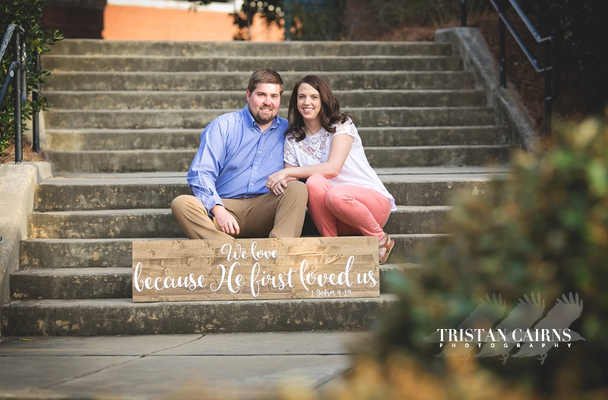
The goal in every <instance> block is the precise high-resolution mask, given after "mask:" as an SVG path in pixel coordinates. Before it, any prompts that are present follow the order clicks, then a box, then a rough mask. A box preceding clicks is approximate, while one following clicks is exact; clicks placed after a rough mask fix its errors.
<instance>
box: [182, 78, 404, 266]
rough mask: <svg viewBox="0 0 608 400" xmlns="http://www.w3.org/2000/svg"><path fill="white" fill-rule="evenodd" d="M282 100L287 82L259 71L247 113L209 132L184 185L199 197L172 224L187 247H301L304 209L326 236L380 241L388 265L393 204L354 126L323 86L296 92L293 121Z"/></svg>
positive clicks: (308, 85) (317, 81) (307, 83)
mask: <svg viewBox="0 0 608 400" xmlns="http://www.w3.org/2000/svg"><path fill="white" fill-rule="evenodd" d="M282 93H283V80H282V79H281V76H280V75H279V74H278V73H277V72H276V71H274V70H272V69H268V68H262V69H259V70H257V71H255V72H254V73H253V74H252V75H251V77H250V78H249V85H248V87H247V91H246V92H245V98H246V100H247V105H246V106H245V107H244V108H243V109H242V110H240V111H236V112H232V113H228V114H224V115H222V116H220V117H218V118H216V119H215V120H213V121H212V122H211V123H210V124H209V125H207V127H206V128H205V130H204V131H203V133H202V135H201V143H200V147H199V149H198V152H197V153H196V156H194V160H193V161H192V165H191V166H190V170H189V171H188V175H187V179H188V184H189V185H190V188H191V189H192V192H193V194H194V196H190V195H182V196H179V197H177V198H176V199H174V200H173V202H172V203H171V210H172V212H173V216H174V218H175V219H176V220H177V222H178V223H179V225H180V227H181V229H182V230H183V231H184V233H185V234H186V236H187V237H188V238H190V239H228V238H231V237H236V238H252V237H271V238H281V237H299V236H300V235H301V233H302V226H303V224H304V218H305V214H306V207H307V206H308V211H309V213H310V216H311V218H312V220H313V222H314V224H315V225H316V227H317V229H318V231H319V233H320V234H321V235H323V236H327V237H330V236H331V237H335V236H338V235H365V236H376V237H377V238H378V260H379V262H380V263H381V264H382V263H384V262H385V261H386V259H387V258H388V255H389V253H390V251H391V249H392V248H393V246H394V241H393V240H392V239H391V238H390V237H389V236H388V235H387V234H386V233H385V232H384V231H383V227H384V225H385V224H386V222H387V220H388V217H389V215H390V213H391V212H392V211H394V210H395V209H396V207H395V201H394V199H393V196H391V194H390V193H389V192H388V191H387V190H386V188H385V187H384V185H383V184H382V182H381V181H380V178H378V175H376V173H375V172H374V170H373V169H372V167H371V166H370V165H369V163H368V161H367V158H366V157H365V153H364V151H363V145H362V143H361V138H360V137H359V134H358V132H357V129H356V128H355V125H354V123H353V121H352V119H351V118H350V116H348V115H347V114H345V113H342V112H341V111H340V106H339V104H338V101H337V100H336V98H335V96H334V94H333V93H332V91H331V90H330V88H329V86H328V85H327V83H325V81H323V80H322V79H321V78H319V77H318V76H315V75H308V76H305V77H304V78H302V79H301V80H300V81H298V83H296V85H295V87H294V88H293V92H292V93H291V98H290V100H289V113H288V119H289V121H287V120H285V119H284V118H281V117H279V116H278V115H277V114H278V112H279V106H280V103H281V94H282ZM303 180H305V182H306V183H305V184H304V183H303V182H302V181H303Z"/></svg>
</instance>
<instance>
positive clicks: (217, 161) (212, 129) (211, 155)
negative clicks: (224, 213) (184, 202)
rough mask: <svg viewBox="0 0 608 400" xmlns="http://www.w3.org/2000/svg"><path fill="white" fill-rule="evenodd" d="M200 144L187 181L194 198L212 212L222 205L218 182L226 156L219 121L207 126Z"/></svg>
mask: <svg viewBox="0 0 608 400" xmlns="http://www.w3.org/2000/svg"><path fill="white" fill-rule="evenodd" d="M200 142H201V143H200V146H199V148H198V151H197V152H196V155H195V156H194V159H193V160H192V164H190V169H189V170H188V174H187V176H186V179H187V180H188V184H189V185H190V188H191V189H192V193H193V194H194V196H196V198H197V199H199V200H200V201H201V203H203V205H204V206H205V208H206V209H207V211H209V212H211V209H212V208H213V207H214V206H215V205H217V204H219V205H222V199H221V198H220V196H219V195H218V193H217V189H216V182H217V178H218V176H219V174H220V171H221V168H222V164H223V160H224V158H225V154H226V150H225V147H226V146H225V142H224V135H223V134H222V129H221V126H220V124H219V123H218V122H217V121H212V122H211V123H210V124H209V125H207V127H206V128H205V130H204V131H203V133H202V134H201V140H200Z"/></svg>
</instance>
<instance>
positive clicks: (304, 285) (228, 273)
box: [133, 236, 380, 302]
mask: <svg viewBox="0 0 608 400" xmlns="http://www.w3.org/2000/svg"><path fill="white" fill-rule="evenodd" d="M378 296H380V276H379V268H378V240H377V238H376V237H369V236H341V237H337V238H323V237H314V238H310V237H307V238H282V239H232V240H229V241H219V240H147V241H134V242H133V301H134V302H158V301H193V300H272V299H318V298H327V299H336V298H343V297H378Z"/></svg>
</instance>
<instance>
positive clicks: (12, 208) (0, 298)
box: [0, 162, 51, 304]
mask: <svg viewBox="0 0 608 400" xmlns="http://www.w3.org/2000/svg"><path fill="white" fill-rule="evenodd" d="M49 177H51V165H50V164H49V163H48V162H37V163H29V162H28V163H22V164H2V165H0V238H2V240H1V241H0V304H4V303H7V302H8V301H9V300H10V292H9V281H8V277H9V275H10V273H11V272H13V271H16V270H17V269H19V245H20V242H21V240H22V239H25V238H26V236H27V217H28V214H29V212H31V211H32V209H33V204H34V190H35V188H36V184H37V183H38V182H40V181H41V180H43V179H46V178H49Z"/></svg>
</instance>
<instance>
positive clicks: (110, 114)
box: [44, 107, 496, 130]
mask: <svg viewBox="0 0 608 400" xmlns="http://www.w3.org/2000/svg"><path fill="white" fill-rule="evenodd" d="M230 111H234V109H228V110H221V109H217V110H85V111H79V112H74V111H72V110H56V109H51V110H49V111H46V112H45V114H44V117H45V121H46V124H47V126H49V127H52V128H53V129H66V128H67V129H82V128H95V129H159V128H164V129H167V128H179V129H201V130H202V129H203V128H204V127H205V126H206V125H207V124H208V123H209V122H211V121H212V120H213V119H215V118H217V117H218V116H220V115H222V114H225V113H227V112H230ZM343 111H344V112H347V113H349V114H351V115H352V116H353V119H354V121H355V123H356V125H357V127H362V128H363V127H430V126H480V125H494V124H495V123H496V121H495V113H494V111H493V110H492V109H491V108H486V107H443V108H436V107H411V108H404V107H367V108H345V109H343ZM286 114H287V111H286V110H281V112H280V115H282V116H286Z"/></svg>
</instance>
